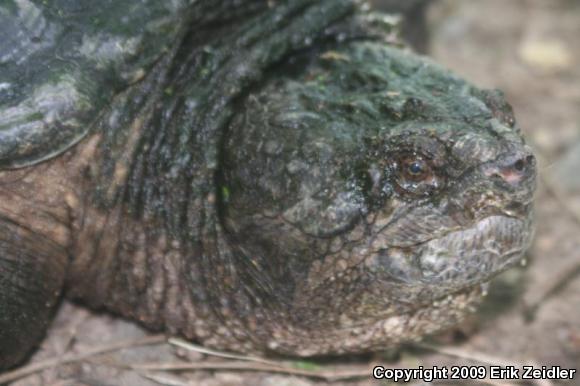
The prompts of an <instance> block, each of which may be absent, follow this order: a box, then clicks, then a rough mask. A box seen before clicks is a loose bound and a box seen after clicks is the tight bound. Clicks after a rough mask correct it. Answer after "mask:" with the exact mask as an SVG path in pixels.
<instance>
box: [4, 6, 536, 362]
mask: <svg viewBox="0 0 580 386" xmlns="http://www.w3.org/2000/svg"><path fill="white" fill-rule="evenodd" d="M389 27H390V24H389V22H388V19H386V18H385V17H383V16H381V15H378V14H374V13H372V12H370V11H367V10H365V9H361V7H360V6H359V5H358V4H357V2H356V1H354V0H321V1H314V0H288V1H266V0H244V1H239V0H218V1H216V0H198V1H193V0H190V1H188V0H175V1H170V2H168V1H162V0H142V1H138V2H136V1H124V0H115V1H113V0H110V1H104V2H99V3H95V2H93V1H90V0H82V1H80V0H74V1H73V0H53V1H36V0H8V1H4V2H2V3H1V4H0V41H1V43H0V367H8V366H12V365H14V364H16V363H18V362H19V361H20V360H22V358H23V357H24V356H25V355H26V354H27V353H28V352H30V350H31V349H32V348H33V347H34V346H35V345H36V344H38V342H39V340H40V339H41V337H42V335H43V334H44V331H45V329H46V326H47V324H48V323H49V320H50V316H51V314H52V312H53V310H54V308H55V306H56V304H57V303H58V299H59V298H60V297H61V296H63V295H64V296H66V297H68V298H71V299H77V300H80V301H82V302H84V303H85V304H88V305H89V306H91V307H94V308H102V309H106V310H110V311H112V312H115V313H117V314H120V315H122V316H125V317H128V318H132V319H135V320H137V321H139V322H140V323H142V324H143V325H145V326H147V327H149V328H151V329H155V330H164V331H167V332H169V333H171V334H179V335H181V336H184V337H186V338H189V339H194V340H198V341H200V342H202V343H204V344H206V345H208V346H211V347H217V348H222V349H229V350H237V351H258V352H264V353H268V352H277V353H282V354H290V355H301V356H308V355H317V354H326V353H332V354H340V353H348V352H361V351H365V350H373V349H379V348H382V347H385V346H392V345H397V344H399V343H401V342H404V341H408V340H415V339H419V338H420V337H421V336H423V335H425V334H428V333H432V332H434V331H436V330H438V329H440V328H442V327H447V326H449V325H452V324H454V323H456V322H457V321H458V320H460V319H461V317H462V316H463V315H464V314H465V313H466V312H468V310H469V309H471V308H472V305H474V304H476V303H477V301H478V299H479V298H480V297H481V294H482V284H483V283H486V282H487V281H489V280H490V279H491V278H492V277H493V276H494V275H495V274H497V273H498V272H500V271H502V270H504V269H506V268H507V267H509V266H511V265H513V264H514V263H515V262H516V261H518V259H519V258H520V257H521V255H522V253H523V252H524V251H525V249H526V247H527V246H528V244H529V242H530V238H531V234H532V232H531V226H532V209H531V208H532V203H531V201H532V196H533V191H534V181H535V159H534V157H533V155H532V153H531V151H530V148H529V147H528V146H527V145H525V143H524V141H523V139H522V137H521V133H520V130H519V129H518V127H517V125H516V123H515V120H514V116H513V113H512V110H511V108H510V106H509V105H508V103H507V102H506V101H505V100H504V98H503V96H502V94H501V93H500V92H497V91H487V90H481V89H478V88H476V87H474V86H472V85H470V84H469V83H467V82H466V81H464V80H462V79H460V78H459V77H457V76H455V75H453V74H452V73H450V72H449V71H447V70H445V69H443V68H441V67H439V66H438V65H436V64H434V63H432V62H431V61H429V60H428V59H426V58H423V57H420V56H417V55H415V54H413V53H411V52H409V51H407V50H405V49H402V48H401V47H398V46H396V45H393V44H391V43H388V40H389V39H388V38H389V36H390V29H389Z"/></svg>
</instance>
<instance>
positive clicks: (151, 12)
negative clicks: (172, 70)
mask: <svg viewBox="0 0 580 386" xmlns="http://www.w3.org/2000/svg"><path fill="white" fill-rule="evenodd" d="M189 3H190V1H188V0H183V1H180V0H175V1H166V0H141V1H130V2H129V1H115V0H104V1H100V2H94V1H92V0H54V1H48V2H47V1H40V0H38V1H34V0H6V1H2V2H1V3H0V42H1V43H0V169H8V168H18V167H23V166H28V165H32V164H35V163H38V162H40V161H43V160H46V159H49V158H51V157H54V156H56V155H58V154H60V153H62V152H63V151H65V150H66V149H68V148H69V147H71V146H72V145H73V144H75V143H76V142H78V141H79V140H80V139H82V138H83V137H85V136H86V135H87V133H89V132H90V131H91V128H92V126H93V124H94V122H95V121H96V120H97V118H98V116H99V114H100V113H101V112H102V111H103V110H104V109H105V108H106V107H107V106H108V105H109V104H110V103H111V100H112V98H114V96H115V95H116V94H118V93H120V92H122V91H123V90H124V89H126V88H128V87H129V86H130V85H131V84H133V83H135V82H137V81H139V79H141V78H142V77H143V76H144V75H145V74H146V73H147V71H148V70H149V69H150V68H151V67H152V65H153V64H154V63H155V62H156V61H157V60H158V59H159V58H160V57H161V56H162V55H164V53H166V52H167V51H168V50H169V49H170V47H171V45H172V42H174V41H175V39H176V38H178V35H179V33H180V31H181V30H182V26H183V25H184V24H185V22H184V19H185V17H184V14H185V12H184V10H185V9H187V7H188V5H189Z"/></svg>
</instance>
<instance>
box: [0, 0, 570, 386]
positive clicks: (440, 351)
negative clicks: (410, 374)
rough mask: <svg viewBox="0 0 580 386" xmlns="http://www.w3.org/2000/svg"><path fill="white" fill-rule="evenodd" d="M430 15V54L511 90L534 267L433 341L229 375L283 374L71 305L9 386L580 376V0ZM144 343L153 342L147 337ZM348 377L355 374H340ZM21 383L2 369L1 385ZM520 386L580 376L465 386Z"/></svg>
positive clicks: (452, 3) (478, 80) (495, 2)
mask: <svg viewBox="0 0 580 386" xmlns="http://www.w3.org/2000/svg"><path fill="white" fill-rule="evenodd" d="M377 1H380V0H377ZM428 20H429V30H430V32H431V37H432V39H431V44H430V49H429V54H430V56H432V57H434V58H435V60H437V61H438V62H440V63H442V64H444V65H446V66H447V67H449V68H451V69H453V70H454V71H456V72H457V73H459V74H461V75H462V76H464V77H465V78H467V79H470V80H472V81H473V82H474V83H475V84H478V85H479V86H482V87H486V88H499V89H502V90H504V91H505V93H506V95H507V98H508V100H509V101H510V102H511V103H512V104H513V106H514V109H515V112H516V116H517V118H518V121H519V124H520V125H521V127H522V128H523V130H524V132H525V133H526V136H527V137H528V139H529V141H530V143H531V144H532V145H533V146H534V147H535V149H536V151H537V155H538V157H539V159H540V179H539V189H538V194H537V214H536V216H537V219H538V221H537V231H536V238H535V243H534V245H533V247H532V249H531V250H530V252H529V254H528V255H529V256H528V259H527V264H526V265H525V266H522V267H519V268H516V269H512V270H510V271H508V272H506V273H505V274H503V275H502V277H500V278H498V279H497V280H495V281H494V283H493V285H492V286H491V288H490V291H489V295H488V297H487V300H486V302H485V304H484V305H483V306H482V307H481V308H480V310H479V311H478V313H477V314H476V315H474V316H473V317H472V318H470V319H469V320H468V321H467V322H465V323H464V324H463V325H462V326H459V327H458V328H457V329H455V330H453V331H450V332H447V333H444V334H442V335H440V336H437V337H434V338H433V339H431V340H429V343H427V344H426V345H423V346H422V347H421V346H413V347H406V348H403V349H402V350H400V351H397V352H384V353H376V354H371V355H364V356H355V357H347V358H334V359H325V360H322V361H290V362H285V363H284V366H286V367H285V368H284V370H280V371H279V372H277V373H276V372H265V371H255V370H249V371H248V370H247V369H245V370H244V371H240V370H237V371H236V370H230V369H227V367H228V366H229V367H236V366H239V367H242V368H246V367H249V368H254V369H256V368H269V369H272V365H271V364H268V363H259V362H243V361H240V360H237V359H235V358H234V359H221V358H218V357H216V356H213V355H206V354H203V353H200V352H190V351H188V350H185V349H183V348H179V347H177V346H175V345H171V344H168V343H166V342H165V341H160V339H159V338H156V337H153V338H147V337H148V334H147V333H146V332H145V331H143V330H141V329H140V328H139V327H137V326H135V325H134V324H132V323H128V322H125V321H123V320H119V319H115V318H113V317H111V316H108V315H96V314H93V313H91V312H89V311H87V310H86V309H83V308H82V307H78V306H76V305H72V304H68V303H65V304H63V306H62V307H61V309H60V312H59V314H58V315H57V318H56V320H55V322H54V323H53V325H52V327H51V329H50V332H49V334H48V337H47V339H46V340H45V341H44V343H43V345H42V348H41V350H40V351H39V352H38V353H36V354H35V355H34V357H33V358H32V360H31V363H29V364H28V366H25V367H23V368H21V369H19V370H17V371H29V372H30V373H31V374H29V375H25V376H22V375H24V374H25V373H24V374H20V376H19V377H15V378H18V379H17V380H16V381H14V382H12V383H9V384H11V385H18V386H35V385H128V386H129V385H131V386H132V385H140V386H149V385H159V384H161V385H174V386H179V385H202V386H226V385H232V386H233V385H256V386H308V385H349V386H354V385H357V386H362V385H377V384H385V385H386V384H388V382H387V381H376V380H373V379H372V378H371V372H370V368H372V366H373V365H374V364H382V365H384V366H387V367H405V368H410V367H413V368H417V367H418V366H424V367H426V368H427V367H432V366H434V365H438V366H443V365H446V366H454V365H482V364H489V363H492V364H513V365H516V366H521V365H525V364H534V365H536V366H542V365H544V366H555V365H559V366H562V367H564V368H575V369H578V371H580V268H579V267H580V1H579V0H550V1H547V0H510V1H507V0H485V1H484V0H471V1H459V0H447V1H444V0H442V1H440V2H439V3H437V4H436V5H435V6H434V7H432V9H431V10H430V11H429V13H428ZM144 338H145V339H149V341H145V342H144V341H143V339H144ZM161 340H163V338H161ZM152 341H153V342H157V343H156V344H149V345H146V346H140V347H134V346H135V345H136V342H137V343H141V344H144V343H151V342H152ZM433 346H436V348H435V349H433ZM123 347H126V348H125V349H121V348H123ZM101 349H102V350H103V351H107V352H106V353H104V354H102V355H87V356H86V357H85V358H84V359H82V360H79V358H80V356H81V355H83V354H94V353H95V351H98V350H101ZM67 362H70V363H67ZM143 363H149V364H156V365H160V364H164V365H168V364H172V365H179V366H184V365H187V366H190V367H201V368H203V367H207V366H213V367H225V368H226V369H220V370H207V369H203V370H187V371H162V370H160V369H159V368H158V367H157V368H156V367H155V366H152V367H149V368H141V369H137V370H134V369H133V370H129V369H127V367H126V365H129V364H143ZM31 366H38V367H37V368H35V367H31ZM124 366H125V367H124ZM288 369H289V370H288ZM290 373H294V374H290ZM301 373H307V374H318V375H319V377H314V376H304V375H301ZM347 373H350V374H351V375H354V376H353V377H352V378H349V379H341V378H340V377H339V376H341V375H348V374H347ZM12 374H13V375H14V373H12ZM8 375H10V374H4V375H2V374H0V384H1V383H2V380H3V379H6V378H3V377H6V376H8ZM16 375H18V374H16ZM333 376H336V377H337V378H332V377H333ZM325 377H326V379H325ZM381 382H382V383H381ZM510 382H511V383H512V384H516V383H517V384H530V385H531V384H535V385H550V384H559V383H565V384H570V385H580V375H578V374H577V375H576V378H575V379H574V380H572V381H567V382H563V381H545V380H543V381H542V380H538V381H529V382H528V383H521V381H520V382H519V383H518V382H517V381H501V380H484V381H477V382H476V381H464V382H463V383H464V384H492V385H499V384H508V383H510ZM414 383H415V384H422V382H421V381H414ZM448 383H449V381H443V382H437V384H448ZM458 383H461V382H458ZM458 383H455V384H458Z"/></svg>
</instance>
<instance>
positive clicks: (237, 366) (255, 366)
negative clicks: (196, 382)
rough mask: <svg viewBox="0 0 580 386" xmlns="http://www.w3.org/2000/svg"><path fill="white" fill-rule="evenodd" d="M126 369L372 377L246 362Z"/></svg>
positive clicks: (364, 370) (366, 369) (363, 371)
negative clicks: (235, 371)
mask: <svg viewBox="0 0 580 386" xmlns="http://www.w3.org/2000/svg"><path fill="white" fill-rule="evenodd" d="M126 367H128V368H130V369H133V370H136V371H184V370H238V371H261V372H269V373H280V374H287V375H299V376H304V377H309V378H316V379H321V380H325V381H341V380H346V379H352V378H362V377H371V376H372V367H370V366H366V365H365V366H360V367H359V368H353V369H352V370H341V371H337V370H334V369H332V370H302V369H296V368H292V367H290V366H289V365H286V364H283V363H279V364H275V365H274V364H264V363H255V362H247V361H227V362H212V361H206V362H196V363H143V364H134V365H127V366H126Z"/></svg>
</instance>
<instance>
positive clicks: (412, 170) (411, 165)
mask: <svg viewBox="0 0 580 386" xmlns="http://www.w3.org/2000/svg"><path fill="white" fill-rule="evenodd" d="M404 171H405V173H406V174H407V175H408V176H409V177H411V178H416V179H421V178H423V177H425V176H426V175H427V174H428V172H429V165H427V163H426V162H425V161H424V160H422V159H421V158H415V159H409V160H406V164H405V165H404Z"/></svg>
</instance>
